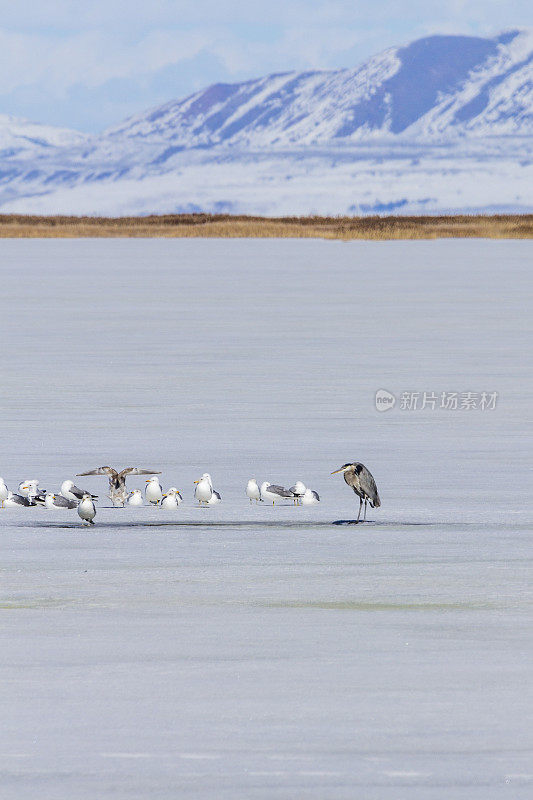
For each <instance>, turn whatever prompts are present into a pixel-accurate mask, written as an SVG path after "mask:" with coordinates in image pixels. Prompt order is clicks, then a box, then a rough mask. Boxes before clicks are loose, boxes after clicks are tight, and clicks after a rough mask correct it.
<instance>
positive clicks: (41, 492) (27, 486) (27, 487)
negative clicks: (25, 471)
mask: <svg viewBox="0 0 533 800" xmlns="http://www.w3.org/2000/svg"><path fill="white" fill-rule="evenodd" d="M38 487H39V481H36V480H31V481H21V482H20V483H19V492H20V493H21V495H22V496H23V497H27V498H28V500H29V501H30V503H29V504H30V506H34V505H35V504H36V498H37V497H41V498H44V496H45V494H46V489H39V488H38Z"/></svg>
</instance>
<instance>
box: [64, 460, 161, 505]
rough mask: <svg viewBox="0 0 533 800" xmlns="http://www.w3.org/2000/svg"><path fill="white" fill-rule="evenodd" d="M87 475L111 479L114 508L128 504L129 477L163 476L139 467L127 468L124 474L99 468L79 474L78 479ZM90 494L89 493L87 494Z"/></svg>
mask: <svg viewBox="0 0 533 800" xmlns="http://www.w3.org/2000/svg"><path fill="white" fill-rule="evenodd" d="M85 475H107V476H108V478H109V499H110V500H111V502H112V503H113V505H114V506H116V505H118V504H119V503H122V505H124V503H125V502H126V499H127V496H128V493H127V491H126V476H127V475H161V473H160V472H158V471H157V470H155V469H139V467H126V469H123V470H122V472H117V471H116V469H113V467H98V469H92V470H89V472H78V473H77V475H76V477H77V478H81V477H83V476H85ZM87 494H88V492H87Z"/></svg>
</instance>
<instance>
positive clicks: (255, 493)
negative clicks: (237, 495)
mask: <svg viewBox="0 0 533 800" xmlns="http://www.w3.org/2000/svg"><path fill="white" fill-rule="evenodd" d="M246 497H248V498H249V500H250V503H251V502H252V500H255V502H256V503H258V502H259V501H260V500H261V491H260V489H259V486H258V484H257V481H256V479H255V478H250V480H249V481H248V483H247V484H246Z"/></svg>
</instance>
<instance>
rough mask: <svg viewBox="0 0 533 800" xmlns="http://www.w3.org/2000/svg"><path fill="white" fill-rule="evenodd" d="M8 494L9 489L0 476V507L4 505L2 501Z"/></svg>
mask: <svg viewBox="0 0 533 800" xmlns="http://www.w3.org/2000/svg"><path fill="white" fill-rule="evenodd" d="M8 495H9V489H8V488H7V486H6V482H5V481H4V479H3V478H0V508H3V507H4V503H5V501H6V500H7V498H8Z"/></svg>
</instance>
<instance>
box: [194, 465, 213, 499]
mask: <svg viewBox="0 0 533 800" xmlns="http://www.w3.org/2000/svg"><path fill="white" fill-rule="evenodd" d="M194 482H195V484H196V489H195V490H194V496H195V497H196V499H197V500H198V502H199V503H200V505H202V503H205V504H207V503H209V501H210V500H211V498H212V497H213V483H212V481H211V475H210V474H209V473H208V472H204V474H203V475H202V477H201V478H199V479H198V480H197V481H194Z"/></svg>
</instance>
